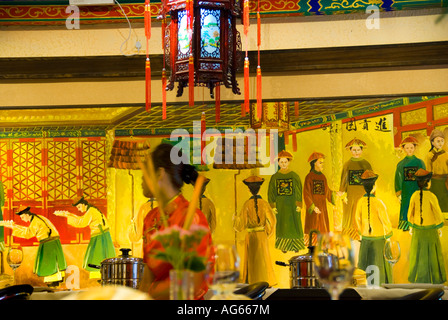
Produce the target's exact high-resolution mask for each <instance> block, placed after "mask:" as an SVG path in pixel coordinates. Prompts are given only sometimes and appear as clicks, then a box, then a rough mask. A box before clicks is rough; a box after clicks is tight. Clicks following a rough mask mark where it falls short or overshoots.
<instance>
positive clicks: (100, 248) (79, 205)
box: [53, 197, 115, 279]
mask: <svg viewBox="0 0 448 320" xmlns="http://www.w3.org/2000/svg"><path fill="white" fill-rule="evenodd" d="M72 206H74V207H76V209H78V210H79V212H81V213H83V215H82V216H78V215H75V214H73V213H70V212H68V211H55V212H53V214H54V215H57V216H61V217H66V218H67V224H68V225H70V226H72V227H75V228H85V227H89V228H90V241H89V245H88V246H87V249H86V253H85V254H84V261H83V264H82V267H83V268H84V269H85V270H87V271H89V276H90V278H91V279H99V278H101V273H100V272H99V271H98V269H94V268H92V267H89V264H92V265H97V266H99V265H101V262H102V261H103V260H104V259H108V258H113V257H115V248H114V244H113V242H112V237H111V235H110V232H109V224H108V222H107V219H106V217H105V216H104V215H103V213H102V212H101V211H100V210H99V209H98V208H97V207H95V206H93V205H91V204H90V203H89V202H88V201H87V200H86V199H84V197H80V198H78V199H77V200H75V202H74V203H73V204H72Z"/></svg>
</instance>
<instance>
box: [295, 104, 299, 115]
mask: <svg viewBox="0 0 448 320" xmlns="http://www.w3.org/2000/svg"><path fill="white" fill-rule="evenodd" d="M294 115H295V116H296V117H298V116H299V101H294Z"/></svg>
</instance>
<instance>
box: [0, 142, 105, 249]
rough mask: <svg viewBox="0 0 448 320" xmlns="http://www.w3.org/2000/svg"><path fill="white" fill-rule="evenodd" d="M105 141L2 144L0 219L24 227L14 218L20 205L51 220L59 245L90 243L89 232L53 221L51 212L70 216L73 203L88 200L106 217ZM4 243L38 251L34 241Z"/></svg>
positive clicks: (74, 209)
mask: <svg viewBox="0 0 448 320" xmlns="http://www.w3.org/2000/svg"><path fill="white" fill-rule="evenodd" d="M105 152H106V141H105V138H103V137H99V138H98V137H94V138H30V139H0V179H1V180H2V182H3V184H4V186H5V189H6V195H7V201H6V203H5V208H4V213H5V214H4V219H12V220H14V221H15V222H16V223H19V224H24V223H23V222H22V221H21V220H20V218H19V217H18V216H16V215H14V212H15V211H16V209H17V208H18V206H19V205H20V204H23V205H26V206H31V207H32V209H33V210H32V211H33V212H35V213H37V214H41V215H43V216H45V217H47V218H49V219H50V220H51V221H52V222H53V223H54V225H55V226H56V228H57V229H58V231H59V233H60V237H61V242H62V243H63V244H70V243H84V242H87V241H88V240H89V237H90V235H89V234H90V232H89V229H88V228H85V229H75V228H72V227H70V226H68V225H67V223H66V222H67V220H66V219H65V218H62V217H57V216H55V215H53V212H54V211H55V210H68V211H71V212H73V213H75V214H80V213H79V212H77V210H76V208H74V207H72V205H71V204H72V201H73V199H74V198H76V197H78V196H80V195H82V194H84V196H85V197H86V199H89V201H90V202H91V203H92V204H94V205H95V206H97V207H98V208H99V209H100V210H102V211H103V212H104V213H105V214H106V213H107V210H106V209H107V200H106V199H107V197H106V194H107V191H106V154H105ZM10 234H11V232H10V231H9V229H5V236H6V243H7V245H9V244H10V243H11V242H13V243H20V244H21V245H25V246H26V245H36V244H37V242H36V241H37V240H36V239H35V238H33V239H30V240H24V239H19V238H14V239H12V237H11V236H10Z"/></svg>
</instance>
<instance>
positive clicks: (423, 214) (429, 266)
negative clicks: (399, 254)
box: [408, 169, 446, 284]
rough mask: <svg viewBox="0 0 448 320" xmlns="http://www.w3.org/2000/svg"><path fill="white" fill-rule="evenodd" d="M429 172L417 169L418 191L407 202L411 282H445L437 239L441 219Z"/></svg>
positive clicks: (441, 255)
mask: <svg viewBox="0 0 448 320" xmlns="http://www.w3.org/2000/svg"><path fill="white" fill-rule="evenodd" d="M431 177H432V173H431V172H429V171H426V170H424V169H419V170H418V171H417V172H416V173H415V178H416V179H417V184H418V187H419V189H420V190H418V191H416V192H414V194H413V195H412V197H411V201H410V203H409V211H408V219H409V223H410V224H411V228H412V229H411V230H410V233H411V234H412V240H411V249H410V254H409V276H408V280H409V282H411V283H436V284H440V283H444V282H445V281H446V272H445V264H444V261H443V253H442V246H441V244H440V239H439V237H440V236H441V229H440V228H442V227H443V216H442V211H441V210H440V206H439V201H438V200H437V197H436V196H435V194H434V193H432V192H431V191H430V190H429V188H430V186H431Z"/></svg>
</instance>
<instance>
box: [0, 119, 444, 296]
mask: <svg viewBox="0 0 448 320" xmlns="http://www.w3.org/2000/svg"><path fill="white" fill-rule="evenodd" d="M381 118H385V119H386V126H387V128H388V129H392V128H393V117H392V115H391V114H390V115H386V116H384V117H383V116H382V117H373V118H369V119H368V121H370V122H369V130H368V131H365V130H362V128H361V127H362V125H361V121H357V131H356V132H354V131H348V130H347V128H346V125H342V126H341V123H340V122H339V123H338V130H342V143H341V144H340V145H338V146H333V147H336V149H337V148H339V149H340V150H341V151H342V152H341V153H340V154H341V155H342V159H341V160H342V162H345V161H347V160H348V159H349V158H350V153H349V151H346V150H344V146H345V144H346V143H347V142H348V141H349V140H351V139H353V138H355V137H356V138H359V139H362V140H364V141H365V142H366V143H367V148H366V149H365V151H364V154H363V155H364V158H365V159H367V160H368V161H369V162H370V163H371V164H372V167H373V170H374V171H375V172H376V173H378V174H379V179H378V182H377V197H378V198H380V199H381V200H383V202H384V203H385V205H386V207H387V209H388V213H389V217H390V219H391V221H392V225H393V227H394V236H393V237H394V238H395V239H397V240H398V241H399V242H400V244H401V248H402V256H401V259H400V260H399V262H398V263H397V265H396V266H395V269H394V276H395V281H396V282H399V283H407V282H408V281H407V274H408V254H409V246H410V241H411V237H410V235H409V233H408V232H402V231H399V230H397V229H396V227H397V225H398V217H399V202H398V200H397V198H396V196H395V191H394V175H395V169H396V165H397V163H398V162H399V161H400V160H401V159H402V157H403V156H404V155H403V154H402V152H401V151H400V150H397V149H395V148H394V145H393V132H392V131H390V132H379V131H376V130H375V128H376V124H377V123H378V121H379V120H380V119H381ZM333 129H334V128H333ZM425 139H426V140H424V141H423V143H422V144H421V146H420V147H419V148H418V149H417V152H416V155H417V156H418V157H419V158H424V157H425V155H426V153H427V152H428V150H429V141H428V139H427V138H426V137H425ZM160 141H161V138H150V139H149V142H150V145H151V148H155V147H156V146H157V145H158V144H159V143H160ZM286 150H288V151H290V152H292V153H293V155H294V160H293V161H292V163H291V168H292V170H293V171H295V172H297V173H298V174H299V176H300V178H301V180H302V182H303V181H304V179H305V176H306V175H307V173H308V172H309V164H308V162H307V159H308V157H309V155H310V154H311V153H312V152H314V151H317V152H321V153H324V154H325V155H326V156H327V158H326V162H325V169H324V174H325V175H326V177H327V180H328V182H329V186H330V188H332V189H335V188H337V187H338V185H337V184H338V182H339V179H340V177H333V175H332V172H333V171H334V170H333V169H334V168H333V167H332V165H333V163H338V162H337V161H336V162H333V161H332V160H333V159H332V158H331V154H332V153H331V150H332V145H331V142H330V130H329V128H327V129H326V130H324V129H323V128H320V129H315V130H311V131H305V132H301V133H298V134H297V151H296V152H293V150H292V139H291V138H290V139H289V144H288V145H287V146H286ZM210 167H211V165H210ZM108 170H109V173H110V172H113V174H112V175H110V176H111V177H113V182H112V183H110V184H109V186H108V193H109V194H110V196H112V197H114V199H113V201H109V202H108V203H109V206H113V208H110V207H109V208H108V212H113V216H109V219H110V222H111V233H112V236H113V240H114V242H115V243H116V245H117V254H119V251H118V248H123V247H129V248H132V249H133V255H134V256H139V257H141V256H142V247H141V241H140V242H139V243H134V244H132V243H131V242H130V241H129V238H128V229H129V226H130V221H131V215H132V196H131V178H130V176H129V173H128V171H127V170H118V169H108ZM131 173H132V174H133V175H134V214H137V212H138V209H139V207H140V206H141V205H142V204H143V203H145V202H146V201H147V199H145V198H144V197H143V195H142V189H141V181H142V178H141V172H140V171H139V170H132V171H131ZM202 174H203V175H205V176H206V177H207V178H210V179H211V181H210V183H209V184H208V186H207V189H206V193H205V194H206V196H207V197H208V198H209V199H211V200H212V201H213V202H214V204H215V207H216V215H217V228H216V231H215V233H214V234H213V241H214V242H215V243H221V242H231V243H235V241H236V243H237V247H238V251H239V254H240V256H241V258H244V247H243V244H244V237H245V234H243V233H240V234H236V233H235V232H234V230H233V220H232V219H233V215H234V213H235V211H239V210H241V208H242V206H243V204H244V202H245V201H246V200H247V199H249V197H250V196H251V194H250V192H249V190H248V188H247V187H246V186H245V185H244V184H243V182H242V180H243V179H245V178H247V177H248V176H250V175H252V174H258V169H255V170H240V171H238V170H222V169H219V170H215V169H212V168H211V169H210V171H206V172H203V173H202ZM262 177H263V178H264V179H265V183H264V184H263V185H262V187H261V189H260V195H261V196H262V197H263V198H264V199H267V190H268V184H269V179H270V176H262ZM235 181H236V190H235V185H234V183H235ZM332 181H336V183H335V184H333V183H332ZM192 191H193V187H192V186H191V185H185V186H184V187H183V190H182V192H183V194H184V195H185V197H186V198H187V199H191V196H192ZM235 196H236V210H235ZM108 199H109V198H108ZM111 209H113V210H111ZM328 209H329V210H328V211H329V214H330V215H331V214H332V212H333V208H332V205H331V204H328ZM303 218H304V216H303V213H302V220H304V219H303ZM331 220H332V217H331V216H330V221H331ZM447 240H448V228H447V227H444V228H443V236H442V239H441V241H442V248H443V254H444V257H445V260H446V261H445V265H448V259H447V257H448V245H446V243H448V241H447ZM274 243H275V234H274V235H272V237H271V238H270V239H269V248H270V252H271V260H272V261H271V263H272V265H273V267H274V270H275V273H276V275H277V281H278V285H277V286H278V287H281V288H288V287H289V269H288V268H286V267H281V266H277V265H275V264H274V263H275V261H277V260H278V261H284V262H287V261H288V260H289V259H290V258H291V257H292V256H295V255H297V254H305V253H306V252H307V250H303V251H301V252H299V253H292V252H291V253H286V254H284V253H282V252H281V251H279V250H277V249H275V248H274ZM36 249H37V247H27V248H25V262H24V263H23V265H22V266H21V267H20V268H19V269H18V271H17V275H18V279H19V282H22V283H25V282H31V283H32V284H34V285H43V283H42V279H39V278H38V277H37V276H35V275H32V266H33V264H34V256H35V253H36ZM63 249H64V253H65V254H66V258H67V262H68V264H75V265H77V266H79V267H80V268H81V265H82V258H83V256H84V252H85V249H86V245H85V244H82V245H64V246H63ZM6 269H7V270H6V271H7V273H9V274H11V273H12V272H11V270H10V268H9V267H6ZM81 269H82V268H81ZM81 277H82V278H81V286H82V287H88V286H92V285H97V283H96V282H95V281H94V280H89V279H88V274H87V272H85V271H84V270H82V272H81Z"/></svg>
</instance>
